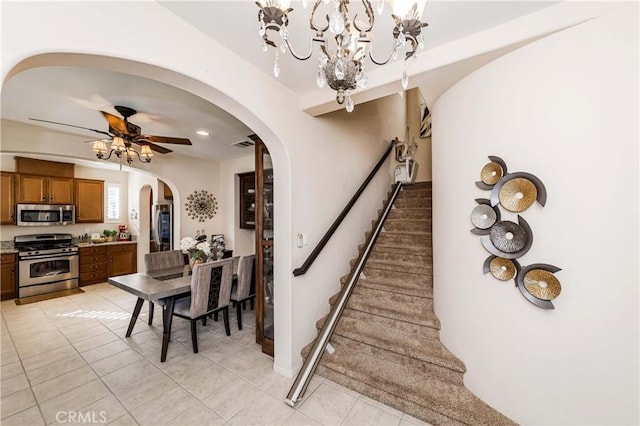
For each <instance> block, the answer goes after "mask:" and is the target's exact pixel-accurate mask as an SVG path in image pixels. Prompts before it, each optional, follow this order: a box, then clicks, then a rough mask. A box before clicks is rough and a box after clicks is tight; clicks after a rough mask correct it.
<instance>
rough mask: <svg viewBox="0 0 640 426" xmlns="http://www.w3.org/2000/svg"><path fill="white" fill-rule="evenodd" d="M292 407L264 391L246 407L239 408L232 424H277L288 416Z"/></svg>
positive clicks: (230, 421)
mask: <svg viewBox="0 0 640 426" xmlns="http://www.w3.org/2000/svg"><path fill="white" fill-rule="evenodd" d="M294 411H295V410H294V409H293V408H291V407H289V406H288V405H287V404H285V403H284V400H277V399H275V398H272V397H271V396H270V395H268V394H267V393H266V392H260V393H259V396H258V397H257V398H255V399H254V400H253V401H251V405H249V406H247V409H245V410H240V411H239V412H238V413H237V414H236V415H235V416H233V418H232V419H231V420H229V424H232V425H279V424H281V423H282V422H284V420H285V419H287V418H289V417H290V416H291V415H292V414H293V413H294Z"/></svg>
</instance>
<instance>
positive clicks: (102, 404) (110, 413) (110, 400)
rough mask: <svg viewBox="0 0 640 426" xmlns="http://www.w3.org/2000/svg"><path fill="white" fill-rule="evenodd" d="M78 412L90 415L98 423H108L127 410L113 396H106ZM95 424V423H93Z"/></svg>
mask: <svg viewBox="0 0 640 426" xmlns="http://www.w3.org/2000/svg"><path fill="white" fill-rule="evenodd" d="M79 411H80V412H84V413H90V414H92V415H93V417H94V418H96V419H98V421H99V423H102V424H104V423H110V422H112V421H115V420H116V419H118V418H120V417H122V416H123V415H125V414H127V410H125V408H124V407H123V405H122V404H121V403H120V402H119V401H118V400H117V399H116V397H115V396H113V395H108V396H106V397H104V398H102V399H99V400H97V401H95V402H92V403H91V404H89V405H87V406H84V407H82V408H81V409H80V410H79ZM94 423H95V422H94Z"/></svg>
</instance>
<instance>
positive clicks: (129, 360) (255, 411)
mask: <svg viewBox="0 0 640 426" xmlns="http://www.w3.org/2000/svg"><path fill="white" fill-rule="evenodd" d="M83 290H85V293H83V294H77V295H73V296H68V297H63V298H58V299H52V300H48V301H42V302H38V303H32V304H28V305H22V306H16V305H15V303H14V301H12V300H10V301H3V302H2V303H1V305H0V311H1V313H2V321H1V336H0V337H1V340H0V343H1V346H0V348H1V353H0V372H1V382H0V390H1V395H0V397H1V399H0V415H1V420H0V423H1V424H2V425H3V426H4V425H7V426H8V425H29V426H31V425H43V424H112V425H135V424H140V425H160V424H163V425H165V424H166V425H248V424H256V425H257V424H264V425H364V424H371V425H411V424H424V423H422V422H421V421H419V420H417V419H415V418H413V417H410V416H408V415H406V414H403V413H402V412H400V411H397V410H394V409H393V408H390V407H387V406H385V405H382V404H379V403H378V402H375V401H373V400H371V399H369V398H367V397H365V396H363V395H360V394H358V393H356V392H353V391H351V390H348V389H346V388H344V387H341V386H340V385H337V384H335V383H333V382H330V381H328V380H325V379H323V378H321V377H319V376H315V377H314V379H313V381H312V382H311V384H310V386H309V388H308V390H307V395H306V398H305V400H304V401H303V402H302V403H300V404H299V405H298V407H296V409H293V408H291V407H289V406H288V405H286V404H285V403H284V397H285V395H286V394H287V392H288V390H289V387H290V385H291V380H290V379H288V378H286V377H283V376H280V375H278V374H276V373H274V372H273V369H272V359H271V358H270V357H268V356H266V355H264V354H262V353H261V351H260V347H259V346H258V345H257V344H256V343H255V329H254V328H253V323H254V321H255V316H254V313H253V311H245V319H246V321H243V324H245V327H244V330H242V331H239V330H238V327H237V322H236V321H235V315H230V317H231V318H232V321H231V336H229V337H227V336H226V335H225V334H224V326H223V324H222V320H221V319H220V321H218V322H213V321H209V322H208V323H207V326H206V327H202V326H201V324H200V325H199V327H200V329H199V332H198V344H199V353H198V354H194V353H193V351H192V349H191V335H190V331H189V323H188V322H187V321H185V320H181V319H180V318H177V317H175V318H174V322H173V333H172V342H171V344H170V345H169V352H168V357H167V362H165V363H160V345H161V339H162V334H161V329H160V327H161V325H162V319H161V316H160V315H161V310H160V309H156V310H155V318H154V325H153V327H149V326H148V325H147V323H146V320H147V308H148V304H146V303H145V307H144V310H143V313H142V314H141V316H140V319H139V321H138V323H137V324H136V327H135V329H134V333H133V334H132V336H131V337H129V338H125V337H124V334H125V332H126V329H127V325H128V323H129V318H130V313H131V311H132V309H133V306H134V304H135V300H136V298H135V296H132V295H130V294H129V293H126V292H124V291H121V290H119V289H117V288H115V287H113V286H111V285H109V284H106V283H103V284H97V285H93V286H89V287H83Z"/></svg>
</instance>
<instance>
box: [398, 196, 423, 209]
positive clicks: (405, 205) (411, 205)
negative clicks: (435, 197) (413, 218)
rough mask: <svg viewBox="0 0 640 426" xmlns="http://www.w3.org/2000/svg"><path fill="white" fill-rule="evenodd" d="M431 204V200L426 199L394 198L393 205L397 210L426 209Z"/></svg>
mask: <svg viewBox="0 0 640 426" xmlns="http://www.w3.org/2000/svg"><path fill="white" fill-rule="evenodd" d="M431 204H432V203H431V200H430V199H428V198H404V199H397V198H396V201H395V203H394V204H393V205H394V206H395V207H396V208H398V209H426V208H427V207H431Z"/></svg>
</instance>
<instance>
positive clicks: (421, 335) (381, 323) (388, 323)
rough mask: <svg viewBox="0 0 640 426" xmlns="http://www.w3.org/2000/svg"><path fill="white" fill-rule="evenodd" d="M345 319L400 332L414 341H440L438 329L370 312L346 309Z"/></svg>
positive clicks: (343, 314)
mask: <svg viewBox="0 0 640 426" xmlns="http://www.w3.org/2000/svg"><path fill="white" fill-rule="evenodd" d="M342 317H343V318H352V319H354V320H358V321H362V322H366V323H368V324H371V326H373V327H379V328H383V327H384V328H388V329H390V330H392V331H394V330H395V331H398V332H401V333H404V334H409V335H411V336H413V337H414V339H439V338H440V332H439V329H438V328H434V327H425V326H423V325H420V324H414V323H411V322H406V321H401V320H396V319H393V318H386V317H380V316H378V315H375V314H371V313H369V312H362V311H356V310H353V309H345V310H344V312H343V313H342Z"/></svg>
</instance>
